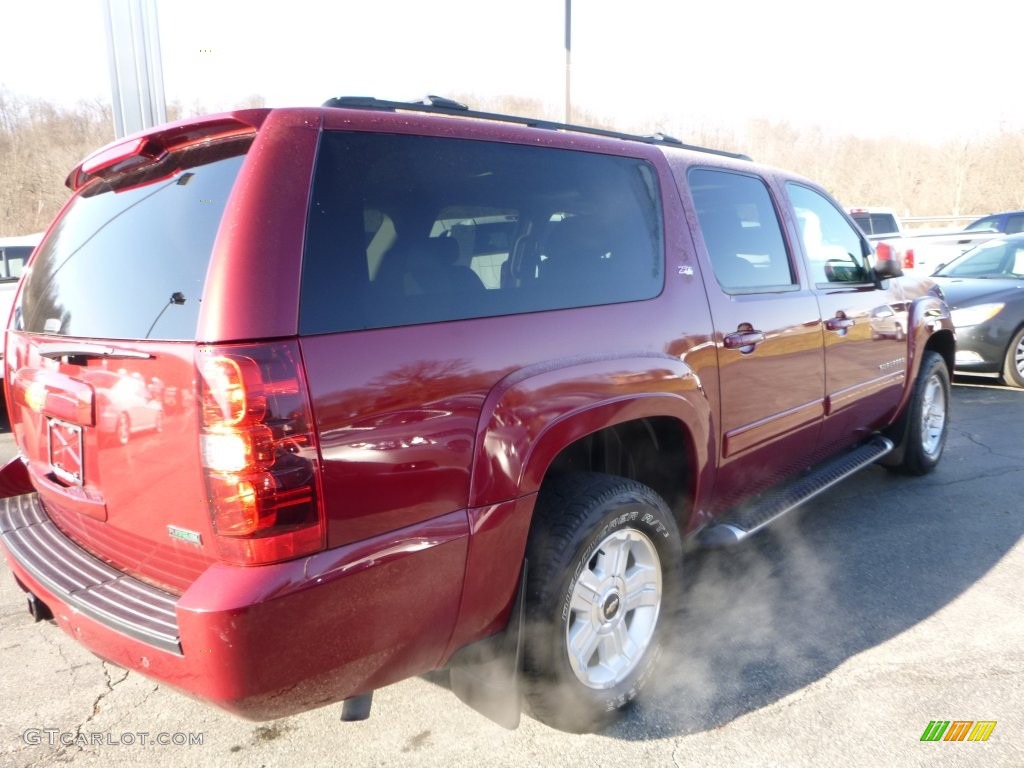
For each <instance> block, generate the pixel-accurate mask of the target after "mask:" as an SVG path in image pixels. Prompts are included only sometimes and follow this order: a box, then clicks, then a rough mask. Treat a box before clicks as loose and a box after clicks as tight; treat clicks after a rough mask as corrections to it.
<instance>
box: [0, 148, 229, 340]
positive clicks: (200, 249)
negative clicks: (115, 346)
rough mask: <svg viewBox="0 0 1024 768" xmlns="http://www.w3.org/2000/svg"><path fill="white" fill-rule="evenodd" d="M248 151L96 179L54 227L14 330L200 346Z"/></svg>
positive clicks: (188, 155) (28, 279)
mask: <svg viewBox="0 0 1024 768" xmlns="http://www.w3.org/2000/svg"><path fill="white" fill-rule="evenodd" d="M244 149H245V146H242V145H240V144H239V143H238V142H232V143H230V144H224V143H221V144H215V145H211V144H206V145H201V146H198V147H195V148H192V149H190V150H185V151H183V152H179V153H175V154H174V155H173V156H171V157H169V158H168V159H167V160H166V161H165V162H164V163H163V164H162V165H161V166H158V167H153V168H151V169H149V170H148V171H147V172H146V174H145V178H135V179H123V180H121V181H119V183H118V185H117V186H116V187H115V186H111V185H110V184H108V183H106V182H102V181H97V182H93V183H92V184H91V185H89V186H87V187H86V188H85V189H84V190H83V191H82V193H81V194H79V195H78V196H77V197H75V199H74V200H73V202H72V203H71V205H70V206H69V207H68V209H67V210H66V212H65V213H64V215H63V216H62V217H61V219H60V220H59V221H58V222H57V223H56V225H55V226H54V228H53V229H52V230H51V232H50V235H49V237H47V239H46V242H45V243H44V244H43V245H42V246H41V247H40V251H39V254H38V255H37V257H36V260H35V262H34V263H33V266H32V269H31V271H30V272H28V273H26V275H25V278H24V285H23V288H22V292H21V295H20V299H19V306H18V307H16V309H15V327H16V328H19V329H24V330H27V331H32V332H35V333H47V334H59V335H62V336H78V337H93V338H106V339H150V338H152V339H172V340H185V339H194V338H195V331H196V322H197V320H198V317H199V303H200V299H201V298H202V293H203V285H204V282H205V279H206V269H207V266H208V265H209V261H210V253H211V250H212V248H213V241H214V237H215V236H216V234H217V228H218V225H219V224H220V219H221V215H222V214H223V211H224V204H225V202H226V200H227V197H228V194H229V193H230V191H231V187H232V185H233V184H234V180H235V177H236V175H237V173H238V169H239V167H240V166H241V163H242V160H243V156H242V155H241V154H240V153H242V152H244Z"/></svg>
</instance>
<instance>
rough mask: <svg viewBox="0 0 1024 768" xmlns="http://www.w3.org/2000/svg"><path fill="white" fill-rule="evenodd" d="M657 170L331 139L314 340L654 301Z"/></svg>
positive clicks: (310, 297) (431, 141)
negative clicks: (338, 334)
mask: <svg viewBox="0 0 1024 768" xmlns="http://www.w3.org/2000/svg"><path fill="white" fill-rule="evenodd" d="M661 238H662V236H661V219H660V203H659V197H658V188H657V177H656V174H655V172H654V170H653V168H652V167H651V166H650V165H649V164H648V163H646V162H644V161H641V160H637V159H634V158H626V157H617V156H611V155H600V154H594V153H588V152H575V151H569V150H560V149H549V148H539V147H529V146H520V145H515V144H499V143H492V142H484V141H468V140H461V139H444V138H432V137H423V136H396V135H389V134H374V133H348V132H329V133H326V134H325V135H324V136H323V138H322V144H321V147H320V151H319V154H318V160H317V169H316V177H315V180H314V187H313V203H312V205H311V207H310V220H309V229H308V237H307V243H306V254H305V259H304V266H303V276H302V297H301V309H300V329H301V332H302V333H304V334H315V333H330V332H336V331H348V330H356V329H363V328H384V327H390V326H397V325H408V324H417V323H429V322H440V321H446V320H458V319H464V318H471V317H489V316H495V315H504V314H512V313H518V312H534V311H540V310H549V309H565V308H570V307H583V306H592V305H598V304H610V303H617V302H626V301H638V300H643V299H648V298H651V297H653V296H656V295H658V294H659V293H660V292H661V288H662V284H663V280H664V277H663V262H664V259H663V255H662V253H663V251H662V239H661Z"/></svg>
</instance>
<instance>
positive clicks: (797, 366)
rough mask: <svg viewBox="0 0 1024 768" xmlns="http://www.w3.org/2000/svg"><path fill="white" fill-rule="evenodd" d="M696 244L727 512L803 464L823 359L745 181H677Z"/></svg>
mask: <svg viewBox="0 0 1024 768" xmlns="http://www.w3.org/2000/svg"><path fill="white" fill-rule="evenodd" d="M687 179H688V182H689V187H690V190H691V193H692V195H693V198H694V203H695V206H696V210H697V216H698V219H699V223H700V230H701V234H702V237H703V239H704V244H705V251H706V257H707V260H708V267H706V268H705V269H704V272H705V274H708V275H713V276H714V277H713V278H711V279H713V280H715V281H717V283H718V285H717V286H716V285H709V286H708V296H709V299H710V303H711V314H712V317H713V319H714V323H715V330H716V341H717V346H718V362H719V370H720V381H721V384H720V387H721V421H720V423H721V427H720V434H721V451H722V455H721V469H720V472H719V480H718V485H717V486H716V487H717V489H718V491H717V495H718V496H719V498H721V499H722V501H723V502H724V503H725V504H726V505H728V504H729V503H731V502H733V501H736V500H738V499H739V498H741V497H743V496H746V495H749V494H751V493H754V492H757V491H759V490H762V489H764V488H765V487H767V486H769V485H772V484H774V483H776V482H778V481H779V480H780V479H781V478H783V477H785V476H788V475H790V474H792V473H793V472H794V471H798V470H799V469H801V468H802V467H804V466H806V464H807V463H808V462H809V461H810V459H811V456H812V453H813V449H814V446H815V444H816V442H817V440H818V432H819V429H820V427H821V421H822V414H823V396H824V389H825V382H824V375H825V371H824V357H823V351H822V334H821V318H820V316H819V312H818V303H817V301H816V300H815V296H814V293H813V292H812V291H810V290H808V289H807V288H806V287H804V286H801V285H800V283H799V281H798V279H797V271H796V270H795V269H794V263H793V259H792V257H791V255H790V253H789V251H788V249H787V247H786V242H785V239H784V237H783V234H782V226H781V224H780V218H779V215H778V210H777V207H776V205H775V203H774V201H773V198H772V195H771V194H770V192H769V189H768V187H767V185H766V184H765V182H764V180H763V179H762V178H760V177H759V176H757V175H754V174H743V173H736V172H731V171H724V170H718V169H707V168H695V169H691V170H690V171H689V173H688V174H687Z"/></svg>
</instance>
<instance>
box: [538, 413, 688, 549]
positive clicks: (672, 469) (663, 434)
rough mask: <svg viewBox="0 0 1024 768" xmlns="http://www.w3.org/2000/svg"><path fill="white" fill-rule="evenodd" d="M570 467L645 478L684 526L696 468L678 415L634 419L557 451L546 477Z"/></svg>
mask: <svg viewBox="0 0 1024 768" xmlns="http://www.w3.org/2000/svg"><path fill="white" fill-rule="evenodd" d="M569 472H602V473H604V474H607V475H618V476H620V477H626V478H629V479H631V480H636V481H637V482H640V483H643V484H644V485H647V486H649V487H651V488H653V489H654V491H655V492H657V493H658V495H659V496H661V498H662V499H664V500H665V503H666V504H667V505H668V507H669V509H670V510H672V513H673V515H674V516H675V518H676V520H677V522H678V523H679V525H680V530H685V527H686V522H687V520H688V518H689V515H690V510H691V508H692V501H693V493H694V489H693V479H694V478H695V476H696V470H695V466H694V450H693V446H692V443H691V440H690V436H689V433H688V432H687V431H686V428H685V427H684V426H683V425H682V424H681V423H680V422H679V421H678V420H677V419H674V418H672V417H669V416H657V417H652V418H645V419H636V420H634V421H627V422H623V423H621V424H615V425H613V426H610V427H605V428H604V429H601V430H598V431H597V432H592V433H590V434H589V435H586V436H585V437H581V438H580V439H579V440H577V441H576V442H574V443H571V444H570V445H567V446H566V447H565V448H563V449H562V451H561V452H560V453H559V454H558V455H557V456H555V458H554V460H553V461H552V462H551V465H550V466H549V467H548V470H547V472H546V473H545V476H544V479H545V481H547V480H548V478H551V477H554V476H557V475H562V474H565V473H569Z"/></svg>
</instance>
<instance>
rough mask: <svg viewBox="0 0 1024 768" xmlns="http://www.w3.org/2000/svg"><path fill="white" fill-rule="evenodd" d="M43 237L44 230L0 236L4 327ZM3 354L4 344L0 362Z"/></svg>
mask: <svg viewBox="0 0 1024 768" xmlns="http://www.w3.org/2000/svg"><path fill="white" fill-rule="evenodd" d="M42 239H43V233H42V232H37V233H36V234H34V235H22V236H20V237H0V318H2V319H0V322H2V323H3V326H2V327H3V328H6V327H7V324H8V322H10V319H11V306H12V305H13V304H14V293H15V291H16V290H17V288H18V280H19V279H20V278H21V273H22V272H24V271H25V265H26V264H27V263H28V257H29V256H31V255H32V251H34V250H35V248H36V246H37V245H39V241H40V240H42ZM3 355H4V350H3V346H2V345H0V363H2V362H3ZM2 378H3V367H2V366H0V380H2Z"/></svg>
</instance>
